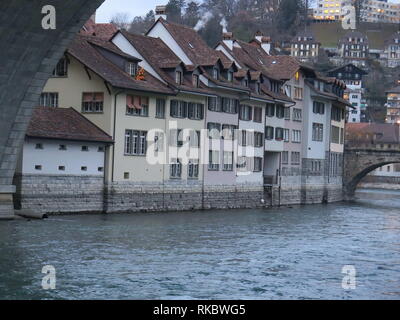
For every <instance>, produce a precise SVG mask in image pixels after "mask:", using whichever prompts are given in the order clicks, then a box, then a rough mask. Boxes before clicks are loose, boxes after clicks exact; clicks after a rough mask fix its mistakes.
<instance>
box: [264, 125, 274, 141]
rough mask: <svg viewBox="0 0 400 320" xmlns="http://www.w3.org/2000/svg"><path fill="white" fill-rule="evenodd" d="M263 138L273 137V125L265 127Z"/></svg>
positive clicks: (269, 138)
mask: <svg viewBox="0 0 400 320" xmlns="http://www.w3.org/2000/svg"><path fill="white" fill-rule="evenodd" d="M265 139H267V140H272V139H274V127H270V126H266V127H265Z"/></svg>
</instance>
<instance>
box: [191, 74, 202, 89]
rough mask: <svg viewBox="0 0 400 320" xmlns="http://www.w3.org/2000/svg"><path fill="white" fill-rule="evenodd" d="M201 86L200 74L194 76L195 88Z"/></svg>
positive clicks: (193, 83)
mask: <svg viewBox="0 0 400 320" xmlns="http://www.w3.org/2000/svg"><path fill="white" fill-rule="evenodd" d="M199 84H200V83H199V75H198V74H194V75H193V76H192V85H193V87H195V88H198V87H199Z"/></svg>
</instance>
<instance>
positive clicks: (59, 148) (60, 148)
mask: <svg viewBox="0 0 400 320" xmlns="http://www.w3.org/2000/svg"><path fill="white" fill-rule="evenodd" d="M58 150H61V151H65V150H67V146H66V145H65V144H60V145H59V147H58Z"/></svg>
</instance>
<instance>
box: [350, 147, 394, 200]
mask: <svg viewBox="0 0 400 320" xmlns="http://www.w3.org/2000/svg"><path fill="white" fill-rule="evenodd" d="M392 163H400V151H399V150H393V151H391V150H382V151H380V150H346V151H345V153H344V176H343V192H344V198H345V199H351V198H353V197H354V193H355V190H356V188H357V185H358V183H359V182H360V181H361V179H362V178H364V177H365V176H366V175H367V174H368V173H370V172H372V171H373V170H375V169H377V168H379V167H381V166H384V165H387V164H392Z"/></svg>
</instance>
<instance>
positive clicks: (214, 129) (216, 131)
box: [207, 122, 221, 139]
mask: <svg viewBox="0 0 400 320" xmlns="http://www.w3.org/2000/svg"><path fill="white" fill-rule="evenodd" d="M207 130H208V137H209V138H210V139H219V138H220V137H221V135H220V131H221V124H220V123H215V122H209V123H207Z"/></svg>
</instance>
